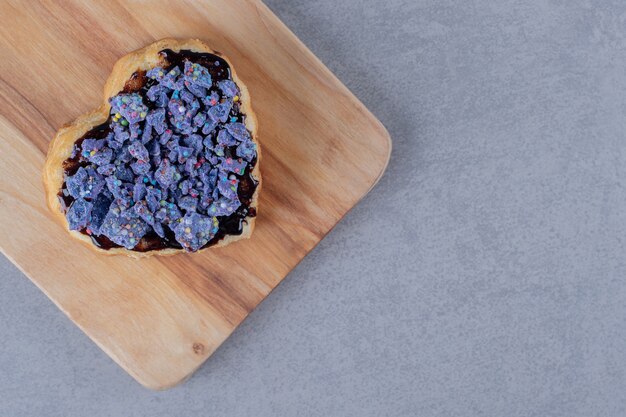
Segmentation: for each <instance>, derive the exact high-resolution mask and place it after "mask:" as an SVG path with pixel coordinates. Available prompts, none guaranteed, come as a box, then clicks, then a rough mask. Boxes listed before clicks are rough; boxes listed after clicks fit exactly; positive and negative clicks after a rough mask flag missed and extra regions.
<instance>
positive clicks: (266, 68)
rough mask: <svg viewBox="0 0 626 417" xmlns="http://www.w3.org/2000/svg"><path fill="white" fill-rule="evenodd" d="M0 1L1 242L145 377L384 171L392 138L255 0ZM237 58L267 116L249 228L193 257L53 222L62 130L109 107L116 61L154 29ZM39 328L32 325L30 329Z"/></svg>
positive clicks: (252, 292)
mask: <svg viewBox="0 0 626 417" xmlns="http://www.w3.org/2000/svg"><path fill="white" fill-rule="evenodd" d="M147 4H148V2H145V1H124V2H121V1H120V2H116V1H97V2H81V1H78V0H76V1H62V2H60V1H59V2H48V1H41V2H28V3H27V4H26V3H24V2H19V3H15V4H14V3H13V2H10V1H9V2H6V1H5V2H1V3H0V16H1V17H0V19H1V23H2V24H0V48H2V49H1V53H2V59H1V60H0V100H1V104H0V161H1V163H0V186H1V188H0V246H1V249H2V251H3V252H4V253H5V255H6V256H7V257H9V258H10V259H11V260H12V261H13V262H14V263H15V264H16V265H18V267H19V268H20V269H21V270H22V271H23V272H24V273H25V274H26V275H28V276H29V277H30V278H31V279H32V280H33V282H34V283H35V284H36V285H37V286H38V287H39V288H41V290H42V291H44V292H45V293H46V294H47V295H48V296H49V297H50V298H51V299H52V300H53V301H54V302H55V303H56V304H57V305H58V306H59V308H60V309H61V310H63V311H64V312H65V313H66V314H67V315H68V316H69V317H70V318H71V319H72V320H73V321H74V322H75V323H76V324H77V325H78V326H79V327H80V328H81V329H83V331H85V333H87V334H88V335H89V337H91V338H92V339H93V340H94V341H95V343H97V344H98V345H99V346H100V347H101V348H102V349H103V350H104V351H106V352H107V353H108V354H109V355H110V356H111V357H112V358H113V359H114V360H115V361H116V362H117V363H119V364H120V365H121V366H122V367H123V368H124V369H125V370H126V371H128V372H129V373H130V374H131V375H132V376H133V377H134V378H135V379H137V380H138V381H139V382H140V383H142V384H144V385H145V386H147V387H150V388H155V389H163V388H167V387H170V386H172V385H175V384H176V383H178V382H180V381H181V380H183V379H184V378H186V377H187V376H189V375H190V374H191V373H192V372H193V371H194V370H195V369H196V368H197V367H198V366H200V365H201V364H202V363H203V362H204V361H205V360H206V359H207V358H208V357H209V356H210V355H211V353H213V352H214V351H215V349H217V347H218V346H219V345H220V344H221V343H222V342H223V341H224V340H225V339H226V338H227V337H228V335H229V334H230V333H231V332H232V331H233V330H234V328H235V327H236V326H237V325H238V324H239V323H241V321H242V320H243V319H244V318H245V317H246V316H247V315H248V314H249V313H250V311H252V309H254V307H256V306H257V305H258V304H259V302H261V301H262V300H263V299H264V298H265V297H266V296H267V295H268V294H269V292H270V291H271V290H272V289H273V288H274V287H275V286H276V285H277V284H278V283H279V282H280V281H281V280H282V279H283V278H284V277H285V276H286V275H287V273H288V272H289V271H290V270H291V269H292V268H293V267H294V266H295V265H296V264H297V263H298V262H299V261H300V260H301V259H302V258H303V257H304V256H305V255H306V254H307V253H308V252H309V251H310V250H311V249H312V248H313V247H314V246H315V245H316V244H317V243H318V242H319V241H320V239H322V237H323V236H324V235H325V234H326V233H328V231H329V230H330V229H331V228H332V227H333V226H334V225H335V224H336V223H337V222H338V221H339V220H340V219H341V217H343V216H344V215H345V213H346V212H347V211H348V210H349V209H350V208H351V207H353V206H354V204H356V203H357V202H358V201H359V200H360V199H361V198H362V197H363V196H364V195H365V194H366V193H367V192H368V191H369V190H370V189H371V187H372V186H373V185H374V184H375V183H376V181H377V180H378V178H379V177H380V175H382V172H383V171H384V168H385V166H386V164H387V161H388V158H389V152H390V148H391V142H390V139H389V136H388V134H387V132H386V130H385V129H384V127H383V126H382V125H381V123H380V122H379V121H378V120H376V118H375V117H373V116H372V114H371V113H370V112H369V111H368V110H367V109H366V108H365V107H364V106H363V105H362V104H361V103H360V102H359V101H358V100H357V99H356V98H355V97H354V96H353V95H352V94H351V93H350V92H349V91H348V90H347V89H346V88H345V86H343V85H342V84H341V83H340V82H339V81H338V80H337V79H336V78H335V77H334V76H333V75H332V74H331V73H330V72H329V70H328V69H327V68H326V67H325V66H324V65H323V64H321V63H320V62H319V60H318V59H317V58H316V57H315V56H314V55H313V54H312V53H311V52H310V51H309V50H308V49H306V47H304V46H303V45H302V43H301V42H300V41H299V40H298V39H297V38H296V37H295V36H294V35H293V34H292V33H291V32H290V31H289V30H288V29H287V28H286V27H285V26H284V25H283V24H282V23H281V22H280V21H279V20H278V19H277V18H276V17H275V16H274V15H273V14H272V13H271V11H270V10H269V9H267V7H266V6H265V5H264V4H263V3H261V2H260V1H255V0H213V1H197V2H196V1H194V2H191V1H189V2H184V1H164V0H163V1H152V2H149V7H146V5H147ZM166 37H175V38H199V39H202V40H203V41H205V42H206V43H207V44H208V45H211V46H212V47H213V48H214V49H215V50H217V51H223V52H224V53H225V54H226V55H228V57H229V58H230V59H231V61H232V63H233V65H234V66H235V68H236V70H237V72H238V74H239V75H240V77H241V78H242V79H243V80H244V81H245V83H246V84H247V86H248V88H249V90H250V95H251V97H252V100H253V106H254V109H255V112H256V114H257V117H258V121H259V134H258V138H259V141H260V143H261V146H262V148H263V166H262V170H263V181H264V188H263V191H262V193H261V195H260V201H259V206H260V207H261V210H260V211H259V216H258V218H257V223H256V229H255V232H254V234H253V235H252V238H251V239H250V240H243V241H239V242H236V243H234V244H232V245H229V246H227V247H224V248H216V249H214V250H210V251H206V252H202V253H199V254H193V255H187V254H181V255H176V256H173V257H164V258H163V257H151V258H144V259H140V260H137V259H132V258H126V257H120V256H115V257H110V256H101V255H99V254H98V253H97V252H95V251H93V250H91V249H90V248H88V247H86V246H85V245H83V244H81V243H80V242H78V241H75V240H74V239H71V238H70V237H69V236H68V234H67V231H66V230H64V229H63V227H62V225H61V224H60V223H59V222H57V221H55V220H54V219H53V215H52V214H51V213H50V212H49V211H48V209H47V207H46V203H45V198H44V191H43V184H42V182H41V170H42V168H43V161H44V158H45V152H46V149H47V146H48V142H49V141H50V139H51V138H52V137H53V136H54V133H55V131H56V130H57V129H58V128H59V127H60V126H62V125H63V124H65V123H67V122H68V121H71V120H73V119H75V118H76V117H77V116H78V115H80V114H82V113H85V112H86V111H88V110H89V109H92V108H95V107H97V106H98V105H99V103H100V100H101V94H102V86H103V84H104V82H105V80H106V79H107V77H108V75H109V72H110V71H111V68H112V65H113V63H114V62H115V61H116V60H117V59H118V58H119V57H121V56H123V55H125V54H126V53H128V52H129V51H132V50H135V49H138V48H141V47H143V46H145V45H147V44H149V43H152V42H154V41H155V40H157V39H161V38H166ZM33 337H35V335H33Z"/></svg>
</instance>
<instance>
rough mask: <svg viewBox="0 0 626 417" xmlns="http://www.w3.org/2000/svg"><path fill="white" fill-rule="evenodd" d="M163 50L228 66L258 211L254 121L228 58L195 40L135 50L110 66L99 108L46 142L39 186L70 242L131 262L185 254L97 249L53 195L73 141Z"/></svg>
mask: <svg viewBox="0 0 626 417" xmlns="http://www.w3.org/2000/svg"><path fill="white" fill-rule="evenodd" d="M163 49H171V50H173V51H176V52H178V51H180V50H183V49H188V50H191V51H194V52H204V53H211V54H214V55H218V56H219V57H221V58H222V59H224V60H225V61H226V62H227V63H228V65H229V66H230V70H231V75H232V78H233V81H234V82H235V83H236V84H237V86H238V87H239V90H240V94H239V96H240V98H241V111H242V113H244V114H245V115H246V119H245V125H246V128H247V129H248V130H249V131H250V132H252V140H253V142H254V143H256V145H257V162H256V164H255V165H254V169H253V170H252V172H251V174H252V177H253V178H254V179H255V180H256V181H258V185H257V187H256V189H255V191H254V194H253V196H252V201H251V203H250V207H255V208H257V209H258V195H259V192H260V190H261V173H260V171H259V163H260V159H261V149H260V146H259V142H258V137H257V118H256V115H255V114H254V112H253V111H252V107H251V105H250V93H249V92H248V88H247V87H246V85H245V84H244V83H243V82H242V81H241V79H240V78H239V77H237V73H236V71H235V68H234V67H233V65H232V63H231V62H230V61H229V60H228V58H227V57H225V56H224V55H223V54H221V53H219V52H216V51H214V50H212V49H211V48H210V47H209V46H208V45H207V44H205V43H204V42H202V41H200V40H198V39H185V40H178V39H161V40H159V41H157V42H154V43H152V44H150V45H148V46H146V47H144V48H142V49H138V50H136V51H134V52H131V53H129V54H127V55H125V56H124V57H122V58H120V59H119V60H118V61H117V62H116V63H115V65H114V66H113V70H112V71H111V75H110V76H109V78H108V80H107V82H106V83H105V85H104V96H103V102H102V104H101V105H100V107H98V108H97V109H95V110H93V111H91V112H89V113H86V114H84V115H82V116H79V117H78V118H77V119H76V120H74V121H73V122H72V123H69V124H66V125H65V126H63V127H61V128H60V129H59V130H58V132H57V133H56V135H55V136H54V138H53V139H52V142H50V145H49V148H48V156H47V157H46V162H45V164H44V170H43V182H44V187H45V190H46V200H47V203H48V207H49V208H50V210H52V212H53V213H54V214H55V217H56V218H57V219H58V220H59V221H60V222H61V223H62V224H63V225H64V226H65V228H66V229H67V230H68V231H69V233H70V235H71V236H72V237H73V238H75V239H78V240H80V241H82V242H84V243H86V244H87V245H89V246H90V247H91V248H92V249H94V250H96V251H98V252H100V253H103V254H106V255H126V256H130V257H133V258H143V257H148V256H154V255H157V256H165V255H174V254H177V253H185V250H184V249H174V248H167V249H161V250H152V251H148V252H136V251H132V250H128V249H126V248H111V249H108V250H105V249H101V248H98V247H97V246H96V245H94V244H93V243H92V241H91V238H90V237H89V236H87V235H84V234H82V233H80V232H79V231H77V230H69V225H68V223H67V220H66V218H65V214H64V213H63V210H62V209H61V203H60V202H59V199H58V198H57V193H58V192H59V190H60V189H61V187H62V186H63V176H64V173H63V161H64V160H66V159H67V158H69V157H70V155H71V153H72V149H73V146H74V143H75V142H76V140H78V139H79V138H80V137H82V136H83V135H84V134H85V133H87V132H88V131H89V130H91V129H92V128H94V127H95V126H98V125H100V124H102V123H104V122H106V121H107V119H108V118H109V111H110V108H111V106H110V105H109V98H110V97H113V96H114V95H116V94H118V93H119V92H120V91H121V90H122V89H123V88H124V84H125V83H126V81H128V79H129V78H130V77H131V75H132V74H133V73H134V72H136V71H137V70H145V71H147V70H149V69H151V68H154V67H156V66H158V65H161V64H162V63H163V59H162V58H161V57H160V56H159V51H162V50H163ZM255 219H256V217H249V216H248V217H246V218H245V221H244V222H243V232H242V233H241V235H238V236H234V235H226V236H225V237H224V238H223V239H222V240H220V241H219V242H217V243H216V244H215V245H213V246H210V247H209V248H206V249H210V248H215V247H220V246H226V245H228V244H230V243H233V242H236V241H238V240H241V239H247V238H249V237H250V235H251V234H252V231H253V230H254V223H255ZM201 250H205V249H201ZM198 252H200V251H198Z"/></svg>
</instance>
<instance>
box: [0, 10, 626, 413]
mask: <svg viewBox="0 0 626 417" xmlns="http://www.w3.org/2000/svg"><path fill="white" fill-rule="evenodd" d="M600 3H601V6H597V4H600ZM268 4H269V6H270V7H271V8H272V9H273V10H274V11H275V12H276V13H277V14H278V15H279V16H280V17H281V18H282V19H283V20H284V21H285V23H286V24H287V25H288V26H290V27H291V28H292V29H293V30H294V31H295V32H296V34H297V35H299V36H300V38H301V39H302V40H303V41H304V42H305V43H306V44H307V45H308V46H309V47H310V48H311V49H312V50H313V51H314V52H315V53H316V54H317V55H318V56H319V57H320V58H321V59H322V60H323V61H324V62H325V63H326V64H327V65H328V66H329V67H330V68H331V70H333V71H334V72H335V73H336V74H337V75H338V76H339V78H341V79H342V80H343V81H344V82H345V83H346V84H347V86H348V87H349V88H351V89H352V90H353V91H354V92H355V93H356V95H357V96H358V97H359V98H360V99H361V100H362V101H363V102H364V103H365V104H366V105H367V106H368V107H369V108H370V109H371V110H372V111H373V113H374V114H376V115H377V116H378V117H379V118H380V119H381V120H382V122H383V123H384V124H385V125H386V126H387V128H388V129H389V131H390V133H391V136H392V137H393V140H394V150H393V154H392V160H391V163H390V165H389V169H388V172H387V174H386V175H385V176H384V178H383V179H382V181H381V182H380V184H379V185H378V186H377V187H376V188H375V189H374V191H373V192H372V193H371V194H370V195H369V196H368V197H367V198H366V199H365V200H364V201H363V202H362V203H361V204H360V205H359V206H357V207H356V208H355V209H354V210H353V211H352V212H351V213H350V214H349V215H348V216H347V217H346V219H345V220H344V221H343V222H342V223H340V224H339V225H338V226H337V228H336V229H335V230H334V231H333V232H332V233H331V234H330V235H329V236H328V237H327V238H326V239H325V240H324V241H323V242H322V243H321V244H320V245H319V247H318V248H317V249H315V250H314V251H313V253H312V254H311V255H310V256H309V257H307V258H306V259H305V260H304V261H303V262H302V264H301V265H300V266H299V267H298V268H297V269H296V270H295V271H294V272H293V273H292V274H291V275H290V276H289V277H288V278H287V279H286V280H285V282H284V283H283V284H282V285H280V286H279V288H278V289H277V290H276V291H275V292H274V293H272V295H271V296H270V297H269V298H268V299H267V300H266V301H265V302H264V303H263V304H262V305H261V306H260V307H259V308H258V310H256V311H255V312H254V313H253V314H252V315H251V317H250V318H249V319H248V320H247V321H246V322H245V323H244V324H243V325H242V326H241V327H240V328H239V329H238V330H237V331H236V332H235V334H234V335H233V336H232V337H231V338H230V339H229V340H228V341H227V342H226V343H225V344H224V345H223V346H222V347H221V348H220V349H219V351H218V352H217V353H216V354H215V355H214V356H213V357H212V358H211V359H210V360H209V361H208V362H207V363H206V364H205V365H204V366H203V367H202V368H201V369H200V370H199V371H198V372H197V374H195V376H194V377H192V378H191V379H190V380H189V381H188V382H187V383H185V384H184V385H182V386H180V387H178V388H175V389H173V390H171V391H167V392H162V393H155V392H151V391H148V390H145V389H144V388H142V387H140V386H139V385H138V384H136V383H135V382H134V381H133V380H132V379H131V378H130V377H129V376H127V375H126V374H125V373H124V371H122V370H121V369H120V368H118V367H117V365H115V364H114V363H113V362H112V361H111V360H110V359H108V357H107V356H106V355H105V354H104V353H102V352H101V351H100V350H99V349H98V348H97V347H96V346H95V345H94V344H93V343H91V342H90V341H89V340H88V339H87V337H86V336H84V335H83V334H82V333H81V332H80V331H79V330H78V329H77V328H76V327H75V326H74V325H72V324H71V322H70V321H69V320H68V319H67V318H66V317H65V316H63V315H62V314H61V313H60V312H59V311H58V310H57V309H56V308H55V307H54V306H53V304H52V303H51V302H50V301H49V300H48V299H47V298H46V297H45V296H44V295H43V294H42V293H40V292H39V291H38V290H37V289H36V288H35V286H34V285H33V284H31V283H30V282H29V281H28V280H27V279H26V278H25V277H24V276H23V275H22V274H20V273H19V272H18V271H17V270H16V269H15V268H14V267H13V266H11V265H10V264H9V262H8V261H6V260H3V261H2V262H1V263H0V267H1V270H0V273H1V274H2V279H1V280H0V336H1V337H0V371H1V377H0V415H2V416H23V415H33V416H44V415H45V416H48V417H52V416H66V417H67V416H86V415H89V416H151V417H152V416H192V415H193V416H196V415H197V416H200V415H202V416H205V415H206V416H209V415H215V416H296V415H297V416H302V417H303V416H359V417H363V416H507V417H512V416H524V417H527V416H542V417H543V416H568V417H572V416H585V417H588V416H624V415H625V413H626V380H625V378H626V375H625V371H626V337H625V336H626V335H625V333H626V262H625V259H626V258H625V255H626V253H625V249H626V244H625V241H626V188H625V187H624V184H625V179H626V141H625V137H626V94H625V93H626V5H625V4H624V2H623V1H612V2H609V1H606V2H590V1H569V0H568V1H565V0H563V1H538V0H530V1H494V2H492V1H486V0H485V1H477V2H471V1H467V0H459V1H446V0H432V1H423V0H419V1H410V0H367V1H364V2H361V1H356V0H352V1H340V2H337V1H334V0H317V1H312V0H298V1H287V0H268ZM594 4H595V5H594Z"/></svg>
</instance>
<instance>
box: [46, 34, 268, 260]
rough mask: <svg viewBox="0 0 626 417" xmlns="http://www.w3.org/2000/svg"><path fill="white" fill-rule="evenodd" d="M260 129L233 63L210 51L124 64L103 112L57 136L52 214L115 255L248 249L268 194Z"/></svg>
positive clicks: (164, 51)
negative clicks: (235, 245) (244, 242)
mask: <svg viewBox="0 0 626 417" xmlns="http://www.w3.org/2000/svg"><path fill="white" fill-rule="evenodd" d="M259 151H260V149H259V146H258V141H257V121H256V117H255V115H254V113H253V112H252V108H251V106H250V96H249V93H248V90H247V88H246V86H245V85H244V84H243V83H242V82H241V80H240V79H239V78H238V77H237V75H236V73H235V71H234V69H233V67H232V65H231V63H230V62H229V61H228V59H227V58H226V57H224V56H223V55H221V54H219V53H217V52H215V51H213V50H211V48H209V47H208V46H207V45H206V44H204V43H203V42H201V41H199V40H195V39H193V40H175V39H163V40H160V41H158V42H155V43H153V44H151V45H149V46H147V47H145V48H143V49H140V50H138V51H135V52H132V53H130V54H128V55H126V56H124V57H123V58H121V59H120V60H119V61H118V62H117V63H116V64H115V66H114V68H113V71H112V73H111V75H110V77H109V79H108V80H107V82H106V84H105V87H104V103H103V104H102V105H101V106H100V107H99V108H98V109H96V110H95V111H92V112H91V113H87V114H85V115H83V116H81V117H79V118H78V119H77V120H75V121H74V122H73V123H71V124H69V125H66V126H64V127H62V128H61V129H60V130H59V131H58V132H57V134H56V135H55V137H54V139H53V141H52V143H51V144H50V148H49V150H48V157H47V159H46V163H45V166H44V183H45V188H46V193H47V201H48V205H49V207H50V209H51V210H52V211H53V212H54V213H55V214H57V215H58V217H59V219H61V220H62V221H63V224H64V225H65V226H66V227H67V228H68V230H69V231H70V233H71V235H72V236H73V237H75V238H78V239H80V240H82V241H84V242H87V243H88V244H89V245H90V246H92V247H93V248H94V249H96V250H98V251H101V252H103V253H107V254H125V255H129V256H134V257H140V256H150V255H169V254H175V253H179V252H183V251H187V252H196V251H198V250H201V249H204V248H207V247H212V246H224V245H227V244H229V243H232V242H234V241H237V240H239V239H242V238H247V237H249V236H250V234H251V233H252V230H253V229H254V221H255V218H256V210H257V200H258V194H259V191H260V186H261V176H260V173H259V157H260V154H259Z"/></svg>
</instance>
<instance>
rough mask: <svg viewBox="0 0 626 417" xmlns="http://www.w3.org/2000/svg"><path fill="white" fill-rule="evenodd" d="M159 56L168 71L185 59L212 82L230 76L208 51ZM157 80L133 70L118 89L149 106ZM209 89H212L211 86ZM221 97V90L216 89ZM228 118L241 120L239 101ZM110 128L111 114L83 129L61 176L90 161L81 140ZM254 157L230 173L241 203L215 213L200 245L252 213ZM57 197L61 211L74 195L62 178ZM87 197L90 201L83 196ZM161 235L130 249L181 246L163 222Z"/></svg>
mask: <svg viewBox="0 0 626 417" xmlns="http://www.w3.org/2000/svg"><path fill="white" fill-rule="evenodd" d="M159 54H160V56H161V58H162V60H163V61H164V64H163V65H162V67H163V69H164V70H165V71H170V70H172V69H174V68H178V69H179V70H180V71H181V72H182V71H183V70H184V64H185V61H190V62H192V63H196V64H199V65H201V66H203V67H205V68H206V69H207V70H208V71H209V73H210V75H211V78H212V82H213V83H214V85H215V84H216V83H218V82H219V81H222V80H231V79H232V78H231V72H230V67H229V65H228V63H227V62H226V61H225V60H224V59H222V58H220V57H219V56H217V55H214V54H209V53H200V52H192V51H188V50H181V51H180V52H174V51H172V50H171V49H165V50H163V51H161V52H160V53H159ZM156 83H157V81H156V80H155V79H152V78H150V77H147V76H146V71H137V72H135V73H134V74H133V75H132V76H131V78H130V79H129V80H128V81H127V82H126V83H125V85H124V89H123V90H122V91H121V92H120V93H138V94H139V95H140V96H141V97H142V98H143V103H144V104H145V105H146V106H147V107H148V109H150V110H152V109H154V108H156V105H155V103H154V102H152V101H150V100H148V99H147V98H146V97H147V92H148V90H149V89H150V87H152V86H153V85H155V84H156ZM211 91H215V90H214V89H211ZM216 91H217V93H218V94H220V98H222V95H221V92H220V91H219V90H216ZM206 111H207V108H206V106H205V104H204V103H202V102H201V106H200V109H199V110H198V112H206ZM228 117H229V120H230V121H231V122H235V121H236V122H240V123H244V122H245V115H244V114H243V113H241V111H240V103H239V102H235V103H233V107H232V109H231V111H230V114H229V115H228ZM112 131H113V123H112V118H111V117H109V119H108V120H107V121H106V122H105V123H103V124H101V125H99V126H96V127H94V128H93V129H91V130H90V131H88V132H87V133H85V134H84V135H83V136H82V137H81V138H80V139H78V140H77V141H76V142H75V144H74V149H73V152H72V156H71V157H70V158H68V159H66V160H65V161H63V170H64V173H65V178H67V177H68V176H72V175H74V174H75V173H76V172H77V171H78V169H79V168H80V167H83V168H84V167H87V166H89V165H91V164H90V162H89V161H87V159H86V158H84V157H83V149H82V143H83V141H84V140H85V139H86V138H89V139H103V138H105V137H107V136H108V135H109V134H110V133H111V132H112ZM236 149H237V148H236V146H230V147H227V148H225V150H224V153H225V157H231V156H232V157H235V158H236V154H235V152H236ZM256 162H257V160H256V157H254V158H253V159H252V161H250V162H249V164H248V166H247V167H246V169H245V173H244V174H243V175H238V174H232V175H234V176H235V177H236V178H237V179H238V181H239V185H238V188H237V195H238V197H239V201H240V202H241V205H240V206H239V208H237V209H236V211H235V212H233V213H232V214H231V215H228V216H217V220H218V230H217V232H216V233H215V235H214V236H213V237H212V238H211V239H210V240H209V241H208V242H207V243H206V244H205V245H204V246H202V249H203V248H206V247H208V246H212V245H214V244H216V243H217V242H219V241H220V240H221V239H223V238H224V237H225V236H227V235H240V234H241V233H242V232H243V226H244V223H245V222H246V220H245V219H246V217H255V216H256V209H255V208H254V207H251V206H250V205H251V203H252V197H253V195H254V192H255V190H256V187H257V185H258V182H257V181H256V180H255V179H254V178H253V177H252V175H251V172H252V170H253V168H254V167H255V165H256ZM58 197H59V201H60V203H61V207H62V209H63V211H64V212H67V210H68V208H69V207H70V205H71V204H72V203H73V202H74V198H73V197H72V196H71V195H70V194H69V192H68V189H67V184H66V182H64V183H63V186H62V188H61V190H60V192H59V193H58ZM86 200H87V201H90V200H89V199H88V198H86ZM163 231H164V236H163V237H161V236H159V235H158V234H157V233H156V232H155V231H154V230H152V229H150V230H149V231H148V232H147V233H146V234H145V235H144V236H143V237H142V238H141V239H139V241H138V243H137V245H136V246H135V247H133V248H132V249H131V250H133V251H137V252H148V251H152V250H161V249H167V248H174V249H182V246H181V244H180V243H179V242H178V241H177V240H176V238H175V234H174V232H173V231H172V230H171V229H170V228H169V227H168V226H167V225H165V224H163ZM80 232H81V233H83V234H85V235H88V236H90V238H91V240H92V242H93V243H94V244H95V245H96V246H97V247H99V248H101V249H107V250H108V249H111V248H120V247H122V246H120V245H118V244H116V243H115V242H113V241H112V240H111V239H109V238H108V237H107V236H105V235H95V234H93V233H92V232H91V231H90V230H89V228H88V227H86V228H83V229H82V230H80Z"/></svg>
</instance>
